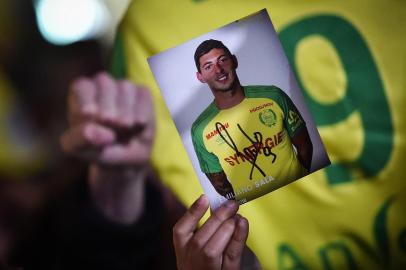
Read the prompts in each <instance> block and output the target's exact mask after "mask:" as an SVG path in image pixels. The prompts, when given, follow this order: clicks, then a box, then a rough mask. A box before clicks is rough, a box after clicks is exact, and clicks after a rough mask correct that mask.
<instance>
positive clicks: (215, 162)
mask: <svg viewBox="0 0 406 270" xmlns="http://www.w3.org/2000/svg"><path fill="white" fill-rule="evenodd" d="M192 141H193V147H194V149H195V153H196V156H197V159H198V160H199V165H200V169H201V170H202V172H204V173H216V172H221V171H222V170H223V168H222V167H221V165H220V161H219V159H218V158H217V156H216V155H214V154H213V153H210V152H209V151H207V149H206V147H205V146H204V142H203V130H202V129H200V128H198V127H196V126H193V127H192Z"/></svg>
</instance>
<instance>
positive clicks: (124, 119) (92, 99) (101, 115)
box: [61, 73, 155, 165]
mask: <svg viewBox="0 0 406 270" xmlns="http://www.w3.org/2000/svg"><path fill="white" fill-rule="evenodd" d="M68 103H69V104H68V119H69V125H70V128H69V129H68V130H67V131H66V132H65V133H64V134H63V135H62V137H61V144H62V148H63V150H64V151H65V152H66V153H68V154H71V155H74V156H77V157H80V158H82V159H85V160H87V161H90V162H95V163H98V164H102V165H144V164H146V163H147V162H148V160H149V158H150V153H151V147H152V142H153V137H154V126H155V125H154V115H153V107H152V101H151V96H150V94H149V91H148V90H147V89H145V88H143V87H140V86H135V85H134V84H132V83H130V82H129V81H124V80H122V81H117V80H114V79H113V78H112V77H110V76H109V75H108V74H107V73H99V74H97V75H96V76H95V77H93V78H80V79H77V80H75V81H74V82H73V83H72V85H71V88H70V91H69V97H68Z"/></svg>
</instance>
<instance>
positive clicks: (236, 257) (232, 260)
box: [223, 215, 249, 270]
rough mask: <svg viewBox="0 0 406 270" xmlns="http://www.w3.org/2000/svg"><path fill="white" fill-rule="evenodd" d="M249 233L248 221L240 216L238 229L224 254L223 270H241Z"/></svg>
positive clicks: (237, 222)
mask: <svg viewBox="0 0 406 270" xmlns="http://www.w3.org/2000/svg"><path fill="white" fill-rule="evenodd" d="M248 231H249V225H248V220H247V219H246V218H244V217H241V216H240V215H238V221H236V229H235V231H234V234H233V236H232V238H231V240H230V242H229V243H228V245H227V248H226V250H225V252H224V257H223V269H226V270H228V269H240V265H241V262H242V254H243V251H244V247H245V244H246V242H247V238H248Z"/></svg>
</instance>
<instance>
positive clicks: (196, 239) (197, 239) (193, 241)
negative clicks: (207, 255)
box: [190, 236, 203, 250]
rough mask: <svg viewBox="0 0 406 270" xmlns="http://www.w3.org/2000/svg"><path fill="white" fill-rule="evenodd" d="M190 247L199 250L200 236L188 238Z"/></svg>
mask: <svg viewBox="0 0 406 270" xmlns="http://www.w3.org/2000/svg"><path fill="white" fill-rule="evenodd" d="M190 248H191V249H192V250H201V249H202V248H203V241H202V239H201V238H200V237H196V236H195V237H193V238H192V239H191V240H190Z"/></svg>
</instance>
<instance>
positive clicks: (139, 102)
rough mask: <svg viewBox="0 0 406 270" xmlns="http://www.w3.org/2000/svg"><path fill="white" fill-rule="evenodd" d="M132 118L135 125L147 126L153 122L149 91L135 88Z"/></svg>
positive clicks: (141, 87) (143, 88) (139, 87)
mask: <svg viewBox="0 0 406 270" xmlns="http://www.w3.org/2000/svg"><path fill="white" fill-rule="evenodd" d="M134 117H135V121H136V124H138V125H147V124H152V123H153V122H154V109H153V105H152V97H151V93H150V91H149V90H148V89H147V88H145V87H143V86H138V87H137V95H136V103H135V104H134Z"/></svg>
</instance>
